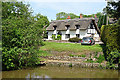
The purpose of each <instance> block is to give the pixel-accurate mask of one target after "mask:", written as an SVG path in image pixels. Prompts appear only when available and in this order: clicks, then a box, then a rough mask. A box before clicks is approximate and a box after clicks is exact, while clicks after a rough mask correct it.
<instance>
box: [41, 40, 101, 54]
mask: <svg viewBox="0 0 120 80" xmlns="http://www.w3.org/2000/svg"><path fill="white" fill-rule="evenodd" d="M44 43H45V45H44V46H42V47H41V50H47V51H58V52H64V51H66V52H75V53H76V52H84V51H90V52H93V51H94V52H101V51H102V47H101V46H100V45H99V44H96V45H81V44H76V43H56V42H47V41H46V42H44Z"/></svg>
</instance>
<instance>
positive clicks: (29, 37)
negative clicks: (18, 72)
mask: <svg viewBox="0 0 120 80" xmlns="http://www.w3.org/2000/svg"><path fill="white" fill-rule="evenodd" d="M32 12H33V11H32V10H31V9H30V5H29V4H24V3H23V2H2V61H3V62H2V66H3V70H14V69H20V68H22V67H23V66H34V65H36V64H38V63H40V61H39V58H38V57H37V53H38V50H39V47H40V46H41V45H43V43H42V34H43V27H44V26H45V25H48V24H49V21H48V19H47V17H46V16H43V15H41V14H37V15H36V16H32Z"/></svg>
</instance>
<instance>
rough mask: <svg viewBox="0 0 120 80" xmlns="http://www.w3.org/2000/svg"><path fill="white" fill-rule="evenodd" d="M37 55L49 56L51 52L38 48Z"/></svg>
mask: <svg viewBox="0 0 120 80" xmlns="http://www.w3.org/2000/svg"><path fill="white" fill-rule="evenodd" d="M38 56H39V57H40V56H44V57H45V56H51V54H49V53H48V51H43V50H39V51H38Z"/></svg>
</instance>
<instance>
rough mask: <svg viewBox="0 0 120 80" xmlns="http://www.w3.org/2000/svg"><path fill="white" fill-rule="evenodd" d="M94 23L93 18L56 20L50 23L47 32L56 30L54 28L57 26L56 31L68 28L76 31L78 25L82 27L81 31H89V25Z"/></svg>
mask: <svg viewBox="0 0 120 80" xmlns="http://www.w3.org/2000/svg"><path fill="white" fill-rule="evenodd" d="M92 21H94V19H93V18H82V19H70V20H55V21H52V22H50V25H49V26H48V27H47V29H46V30H47V31H49V30H54V27H53V26H57V27H56V30H67V28H66V26H68V25H69V26H70V28H69V29H70V30H76V25H79V26H80V29H87V28H88V26H89V24H90V23H91V22H92Z"/></svg>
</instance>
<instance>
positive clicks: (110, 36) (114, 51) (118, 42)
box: [101, 20, 120, 65]
mask: <svg viewBox="0 0 120 80" xmlns="http://www.w3.org/2000/svg"><path fill="white" fill-rule="evenodd" d="M119 22H120V20H119V21H118V23H115V24H112V25H105V26H102V27H101V40H102V41H103V42H104V44H105V48H104V49H103V52H104V54H105V55H106V57H107V60H108V61H109V63H110V64H111V65H112V64H113V63H119V60H118V59H119V57H120V55H119V56H117V55H118V54H120V25H119Z"/></svg>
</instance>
